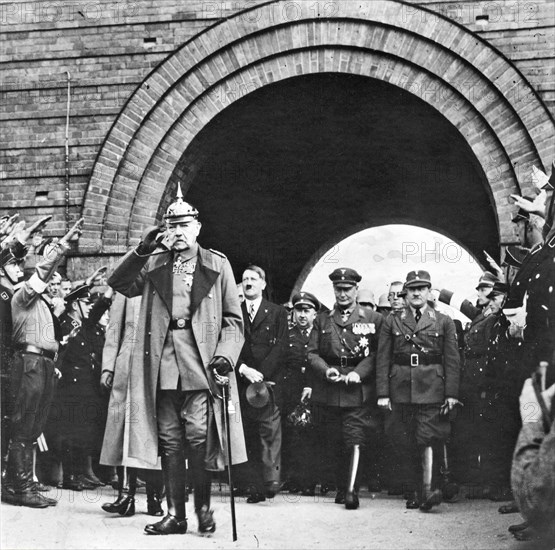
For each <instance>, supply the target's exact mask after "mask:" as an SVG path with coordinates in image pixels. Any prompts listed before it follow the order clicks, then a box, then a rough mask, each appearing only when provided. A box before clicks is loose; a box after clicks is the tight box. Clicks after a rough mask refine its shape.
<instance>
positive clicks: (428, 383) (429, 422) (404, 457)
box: [376, 272, 460, 507]
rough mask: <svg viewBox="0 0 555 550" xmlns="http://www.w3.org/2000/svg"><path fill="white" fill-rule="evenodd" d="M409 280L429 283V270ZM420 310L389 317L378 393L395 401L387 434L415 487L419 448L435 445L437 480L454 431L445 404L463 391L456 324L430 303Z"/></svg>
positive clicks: (403, 474)
mask: <svg viewBox="0 0 555 550" xmlns="http://www.w3.org/2000/svg"><path fill="white" fill-rule="evenodd" d="M409 282H413V284H414V286H417V285H423V284H425V283H426V282H428V283H429V274H427V273H426V272H411V273H409V275H408V276H407V283H406V284H408V283H409ZM415 283H416V284H415ZM429 284H431V283H429ZM420 312H421V318H420V320H419V321H418V322H417V321H416V319H415V316H414V313H413V310H412V308H411V307H408V306H407V307H406V308H405V309H404V310H403V311H401V312H400V313H399V314H397V315H390V316H389V317H388V318H387V319H386V320H385V322H384V325H383V329H382V332H381V334H380V342H379V348H378V361H377V368H376V376H377V394H378V398H389V399H390V403H391V411H390V412H389V413H386V414H387V416H386V433H387V435H388V437H389V439H390V441H391V444H392V446H393V448H394V450H395V452H396V454H397V455H398V456H399V460H400V463H401V477H402V479H403V482H404V483H405V484H407V485H408V486H407V490H409V491H414V490H416V487H418V485H419V484H418V472H417V469H416V468H417V465H418V463H419V462H420V461H419V460H418V458H417V451H418V450H420V451H421V452H424V451H426V449H429V448H430V447H431V448H432V450H433V451H434V453H433V454H434V455H435V457H436V458H435V459H434V464H435V465H436V467H435V475H434V477H435V478H436V484H437V477H438V476H437V472H438V468H437V465H438V464H439V457H440V456H441V455H442V451H443V444H444V443H445V441H446V440H447V438H448V437H449V434H450V423H449V417H448V416H447V415H444V414H441V410H440V409H441V406H442V404H443V403H444V400H445V399H446V398H449V397H450V398H457V397H458V392H459V375H460V372H459V370H460V358H459V351H458V348H457V336H456V330H455V325H454V323H453V321H452V320H451V319H450V318H449V317H447V316H446V315H444V314H442V313H440V312H438V311H436V310H434V309H432V308H431V307H429V306H425V307H422V309H421V310H420ZM426 452H427V451H426ZM409 500H410V499H409ZM410 507H412V506H410Z"/></svg>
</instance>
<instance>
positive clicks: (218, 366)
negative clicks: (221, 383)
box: [208, 356, 233, 376]
mask: <svg viewBox="0 0 555 550" xmlns="http://www.w3.org/2000/svg"><path fill="white" fill-rule="evenodd" d="M208 366H209V367H210V368H211V369H212V370H214V371H216V373H217V374H219V375H220V376H226V375H227V374H228V373H230V372H231V371H232V370H233V369H232V368H231V363H230V362H229V361H228V360H227V359H226V358H225V357H221V356H217V357H213V358H212V361H210V364H209V365H208Z"/></svg>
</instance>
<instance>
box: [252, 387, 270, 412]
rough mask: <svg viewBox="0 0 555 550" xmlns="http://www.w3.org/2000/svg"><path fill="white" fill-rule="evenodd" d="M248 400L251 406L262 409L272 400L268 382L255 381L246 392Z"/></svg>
mask: <svg viewBox="0 0 555 550" xmlns="http://www.w3.org/2000/svg"><path fill="white" fill-rule="evenodd" d="M246 397H247V401H248V403H249V405H251V407H254V408H255V409H261V408H262V407H265V406H266V405H267V404H268V403H269V402H270V391H269V390H268V385H267V384H266V382H253V383H252V384H251V385H250V386H249V387H248V388H247V393H246Z"/></svg>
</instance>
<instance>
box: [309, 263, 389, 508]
mask: <svg viewBox="0 0 555 550" xmlns="http://www.w3.org/2000/svg"><path fill="white" fill-rule="evenodd" d="M341 271H345V272H346V275H341ZM338 272H339V274H338ZM342 276H344V277H346V280H347V281H352V282H353V284H356V283H357V282H358V281H360V279H361V278H360V275H358V273H356V271H354V270H351V269H347V268H345V269H343V270H341V269H339V270H336V271H334V272H333V273H332V274H331V275H330V279H331V280H332V281H333V282H334V284H336V283H337V282H341V277H342ZM347 315H348V316H347ZM347 315H345V313H344V312H343V311H342V310H341V309H340V308H339V307H338V306H337V305H336V306H335V307H334V308H333V309H332V310H331V311H330V312H326V313H320V314H319V315H318V316H317V317H316V320H315V322H314V330H313V332H312V334H311V336H310V341H309V344H308V363H309V365H310V368H311V370H312V373H313V384H312V401H313V402H314V403H315V404H316V405H320V407H319V411H320V412H319V414H318V417H319V418H318V421H319V422H320V423H322V424H323V425H325V426H326V432H327V441H326V444H327V455H328V459H329V460H331V461H332V464H335V468H336V484H337V487H338V499H337V500H336V502H338V503H340V502H341V496H342V494H341V493H344V492H345V491H347V493H349V488H348V483H350V481H349V480H348V479H347V477H348V476H351V477H353V476H354V477H355V478H356V475H357V470H358V460H359V453H360V450H364V448H365V447H366V445H367V441H368V437H369V435H370V433H369V432H370V431H371V430H372V428H373V422H375V420H373V419H372V415H371V411H372V408H373V407H375V400H376V393H375V365H376V351H377V348H378V334H379V333H380V329H381V326H382V322H383V317H382V316H381V315H380V314H379V313H376V312H374V311H370V310H367V309H364V308H362V307H359V306H357V305H356V304H354V305H353V307H352V311H350V312H348V313H347ZM332 368H334V369H336V370H337V371H338V373H339V376H340V377H342V379H341V380H340V381H338V382H333V381H330V380H329V379H328V378H327V373H328V369H332ZM350 373H355V374H357V375H358V376H359V377H360V381H361V383H349V384H346V383H345V381H344V378H345V377H346V376H348V375H349V374H350ZM349 455H350V456H351V466H350V467H349V463H348V460H349ZM353 457H356V466H355V467H354V471H353V460H354V458H353ZM357 486H358V483H357ZM355 492H356V488H355ZM355 502H356V506H355V504H354V503H353V507H358V497H356V498H355ZM346 504H348V503H346ZM347 507H349V506H347Z"/></svg>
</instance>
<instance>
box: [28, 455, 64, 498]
mask: <svg viewBox="0 0 555 550" xmlns="http://www.w3.org/2000/svg"><path fill="white" fill-rule="evenodd" d="M34 460H35V457H34V452H33V445H25V471H26V472H27V475H28V476H29V481H30V486H31V490H32V491H33V492H35V493H38V489H37V482H36V481H35V480H34V475H33V462H34ZM42 497H43V499H44V502H46V503H47V504H48V506H56V504H58V501H57V500H56V499H54V498H49V497H46V496H44V495H42Z"/></svg>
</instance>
